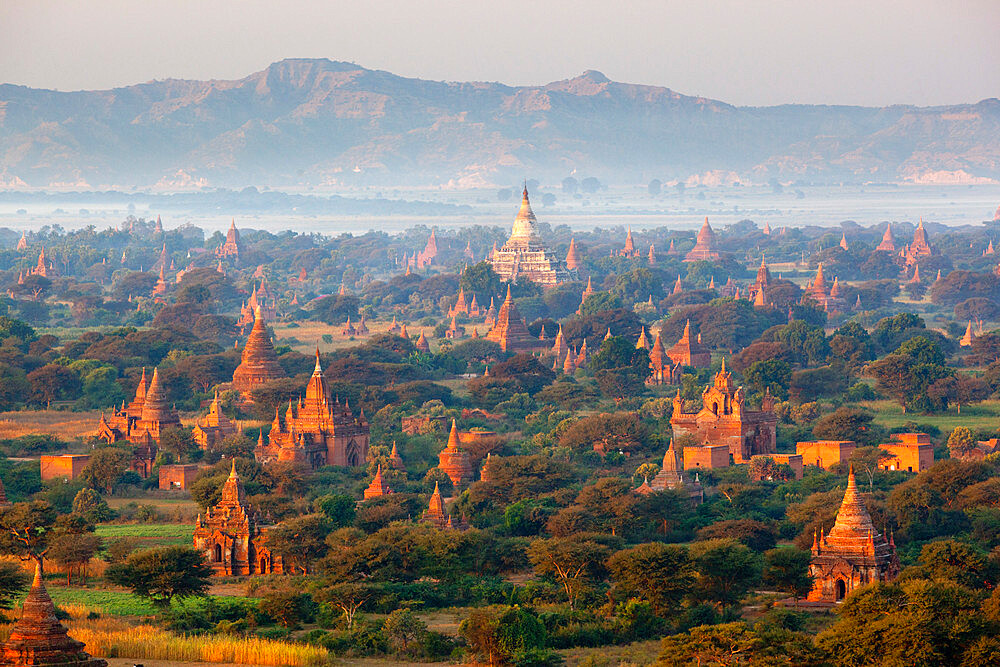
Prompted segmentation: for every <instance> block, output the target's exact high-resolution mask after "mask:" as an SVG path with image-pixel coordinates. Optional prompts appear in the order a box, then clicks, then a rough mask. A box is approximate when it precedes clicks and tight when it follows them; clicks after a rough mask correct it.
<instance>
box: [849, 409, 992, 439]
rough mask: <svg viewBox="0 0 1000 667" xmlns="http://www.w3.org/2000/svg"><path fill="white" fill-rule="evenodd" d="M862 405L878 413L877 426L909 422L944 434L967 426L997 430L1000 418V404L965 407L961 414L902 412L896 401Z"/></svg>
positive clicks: (893, 425) (895, 425)
mask: <svg viewBox="0 0 1000 667" xmlns="http://www.w3.org/2000/svg"><path fill="white" fill-rule="evenodd" d="M861 405H862V406H864V407H865V408H868V409H869V410H871V411H872V412H873V413H874V414H875V423H876V424H881V425H882V426H885V427H886V428H889V429H893V428H899V427H900V426H902V425H903V424H905V423H906V422H916V423H917V424H931V425H933V426H936V427H937V428H939V429H941V433H943V434H947V433H951V431H953V430H954V429H955V427H956V426H965V427H966V428H969V429H971V430H972V431H977V430H980V429H985V430H990V431H993V430H996V428H997V423H998V419H1000V401H983V402H982V403H977V404H976V405H965V406H962V413H961V414H958V413H957V412H956V411H955V409H954V408H952V409H950V410H948V411H947V412H938V413H935V414H929V415H925V414H921V413H919V412H907V413H905V414H904V413H903V409H902V407H900V405H899V404H898V403H896V402H895V401H864V402H863V403H861Z"/></svg>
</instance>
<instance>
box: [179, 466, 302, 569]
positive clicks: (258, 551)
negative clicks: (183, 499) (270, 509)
mask: <svg viewBox="0 0 1000 667" xmlns="http://www.w3.org/2000/svg"><path fill="white" fill-rule="evenodd" d="M266 532H267V526H263V525H261V519H260V515H259V514H258V513H257V511H256V510H255V509H254V508H253V507H252V506H251V505H250V503H249V502H248V501H247V495H246V491H245V490H244V489H243V481H242V480H241V479H240V476H239V473H237V472H236V459H233V465H232V469H231V470H230V472H229V477H228V478H227V479H226V483H225V484H224V485H223V487H222V497H221V498H220V499H219V502H218V503H217V504H216V505H215V506H214V507H209V508H208V509H207V510H205V514H204V515H201V514H199V515H198V518H197V520H196V521H195V528H194V548H195V550H197V551H199V552H201V553H202V554H203V555H204V557H205V562H207V563H208V564H209V566H210V567H211V568H212V571H213V574H214V575H215V576H223V577H225V576H235V575H247V574H269V573H271V572H281V571H283V567H282V558H281V556H278V555H272V554H271V552H270V550H269V549H268V548H267V546H266V539H265V533H266Z"/></svg>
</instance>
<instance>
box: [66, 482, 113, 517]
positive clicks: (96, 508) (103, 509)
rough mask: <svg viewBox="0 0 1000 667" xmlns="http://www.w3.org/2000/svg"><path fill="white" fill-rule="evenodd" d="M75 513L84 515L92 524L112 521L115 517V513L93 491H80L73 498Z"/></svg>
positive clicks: (99, 495)
mask: <svg viewBox="0 0 1000 667" xmlns="http://www.w3.org/2000/svg"><path fill="white" fill-rule="evenodd" d="M73 512H74V513H76V514H80V515H82V516H83V517H85V518H86V519H87V521H89V522H90V523H101V522H103V521H110V520H111V519H113V518H114V517H115V511H114V510H113V509H111V508H110V507H108V503H107V502H106V501H105V500H104V498H101V494H99V493H98V492H97V491H94V490H93V489H80V491H78V492H77V494H76V496H75V497H74V498H73Z"/></svg>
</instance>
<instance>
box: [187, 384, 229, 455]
mask: <svg viewBox="0 0 1000 667" xmlns="http://www.w3.org/2000/svg"><path fill="white" fill-rule="evenodd" d="M237 430H238V429H237V428H236V425H235V424H233V422H232V421H230V419H229V417H227V416H226V414H225V413H224V412H223V411H222V406H220V405H219V392H215V398H213V399H212V403H211V404H210V405H209V406H208V414H207V415H205V418H204V419H199V420H198V421H197V423H196V424H195V425H194V429H193V430H192V431H191V435H192V437H194V441H195V442H196V443H198V446H199V447H201V448H202V449H203V450H205V451H211V450H213V449H215V448H216V447H218V446H219V445H221V444H222V441H223V440H225V439H226V438H228V437H229V436H231V435H236V432H237Z"/></svg>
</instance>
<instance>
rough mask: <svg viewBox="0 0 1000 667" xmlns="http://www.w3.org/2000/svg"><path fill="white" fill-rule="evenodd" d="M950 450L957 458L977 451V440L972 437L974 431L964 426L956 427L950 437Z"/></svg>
mask: <svg viewBox="0 0 1000 667" xmlns="http://www.w3.org/2000/svg"><path fill="white" fill-rule="evenodd" d="M948 449H950V450H951V451H952V452H954V453H955V455H956V456H957V457H963V456H966V455H967V454H969V453H971V452H972V451H973V450H975V449H976V439H975V438H973V437H972V431H970V430H969V429H967V428H966V427H964V426H956V427H955V429H954V430H953V431H952V432H951V435H949V436H948Z"/></svg>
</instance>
